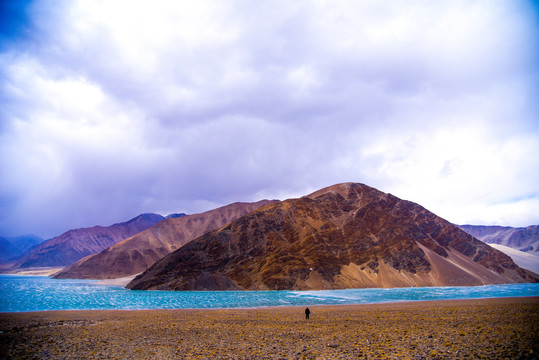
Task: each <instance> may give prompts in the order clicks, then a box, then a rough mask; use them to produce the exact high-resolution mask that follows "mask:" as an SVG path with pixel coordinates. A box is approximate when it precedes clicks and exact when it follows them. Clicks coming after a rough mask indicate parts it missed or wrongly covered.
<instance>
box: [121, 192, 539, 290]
mask: <svg viewBox="0 0 539 360" xmlns="http://www.w3.org/2000/svg"><path fill="white" fill-rule="evenodd" d="M527 281H528V282H529V281H538V277H537V276H536V275H535V274H533V273H531V272H529V271H526V270H523V269H521V268H519V267H518V266H517V265H516V264H515V263H514V262H513V261H512V260H511V258H509V257H508V256H507V255H505V254H503V253H501V252H499V251H497V250H495V249H492V248H491V247H489V246H488V245H486V244H485V243H483V242H481V241H479V240H477V239H475V238H473V237H472V236H471V235H469V234H467V233H465V232H464V231H462V230H460V229H459V228H458V227H456V226H455V225H452V224H451V223H449V222H447V221H445V220H444V219H442V218H440V217H438V216H436V215H435V214H433V213H431V212H429V211H428V210H426V209H424V208H423V207H421V206H419V205H417V204H414V203H412V202H409V201H404V200H400V199H398V198H396V197H395V196H392V195H390V194H385V193H383V192H380V191H378V190H376V189H374V188H371V187H368V186H366V185H362V184H352V183H347V184H340V185H335V186H331V187H328V188H325V189H322V190H320V191H317V192H315V193H313V194H311V195H308V196H305V197H302V198H299V199H291V200H286V201H283V202H280V203H276V204H271V205H268V206H265V207H263V208H261V209H259V210H257V211H255V212H253V213H251V214H248V215H246V216H243V217H241V218H240V219H238V220H236V221H234V222H232V223H230V224H229V225H228V226H226V227H224V228H222V229H219V230H216V231H212V232H209V233H207V234H205V235H203V236H201V237H199V238H198V239H196V240H193V241H192V242H190V243H188V244H186V245H185V246H183V247H182V248H180V249H178V250H176V251H175V252H173V253H171V254H170V255H168V256H166V257H165V258H163V259H161V260H160V261H158V262H157V263H155V264H154V265H153V266H152V267H151V268H150V269H149V270H148V271H146V272H145V273H143V274H141V275H140V276H138V277H137V278H135V279H134V280H133V281H132V282H131V283H129V284H128V286H127V287H128V288H130V289H172V290H221V289H223V290H224V289H249V290H259V289H260V290H261V289H270V290H279V289H337V288H362V287H402V286H439V285H481V284H497V283H513V282H527Z"/></svg>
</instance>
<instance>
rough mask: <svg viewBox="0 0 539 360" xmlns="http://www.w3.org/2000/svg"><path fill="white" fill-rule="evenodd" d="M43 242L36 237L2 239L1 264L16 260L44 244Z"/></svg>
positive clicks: (0, 241)
mask: <svg viewBox="0 0 539 360" xmlns="http://www.w3.org/2000/svg"><path fill="white" fill-rule="evenodd" d="M43 241H45V240H43V239H42V238H40V237H39V236H35V235H31V234H30V235H22V236H15V237H0V262H5V261H12V260H16V259H17V258H18V257H20V256H21V255H23V254H24V253H25V252H26V251H28V250H29V249H31V248H32V247H34V246H36V245H37V244H40V243H42V242H43Z"/></svg>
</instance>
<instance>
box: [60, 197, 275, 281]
mask: <svg viewBox="0 0 539 360" xmlns="http://www.w3.org/2000/svg"><path fill="white" fill-rule="evenodd" d="M271 202H272V201H270V200H262V201H259V202H256V203H234V204H230V205H227V206H223V207H221V208H218V209H214V210H210V211H206V212H204V213H201V214H195V215H187V216H182V217H172V218H168V219H166V220H164V221H162V222H160V223H159V224H157V225H155V226H153V227H151V228H149V229H147V230H146V231H143V232H141V233H140V234H137V235H135V236H133V237H131V238H129V239H125V240H123V241H121V242H119V243H118V244H115V245H114V246H111V247H110V248H107V249H105V250H103V251H102V252H100V253H98V254H95V255H91V256H88V257H86V258H84V259H82V260H80V261H78V262H76V263H74V264H72V265H71V266H68V267H66V268H65V269H63V270H62V271H60V272H58V273H57V274H55V277H56V278H60V279H65V278H75V279H113V278H120V277H125V276H129V275H134V274H138V273H140V272H142V271H144V270H146V269H147V268H148V267H150V266H151V265H152V264H153V263H154V262H156V261H157V260H159V259H161V258H162V257H163V256H165V255H167V254H169V253H171V252H172V251H174V250H176V249H178V248H179V247H181V246H182V245H184V244H186V243H187V242H189V241H191V240H193V239H195V238H197V237H199V236H201V235H203V234H204V233H206V232H208V231H210V230H214V229H218V228H220V227H222V226H224V225H226V224H228V223H229V222H231V221H233V220H235V219H237V218H239V217H241V216H243V215H245V214H248V213H250V212H251V211H253V210H256V209H258V208H259V207H261V206H264V205H266V204H269V203H271Z"/></svg>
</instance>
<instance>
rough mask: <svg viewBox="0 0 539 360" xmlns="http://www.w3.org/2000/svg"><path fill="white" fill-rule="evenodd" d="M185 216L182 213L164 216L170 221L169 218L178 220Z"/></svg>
mask: <svg viewBox="0 0 539 360" xmlns="http://www.w3.org/2000/svg"><path fill="white" fill-rule="evenodd" d="M186 215H187V214H184V213H180V214H176V213H174V214H169V215H167V216H166V218H167V219H170V218H179V217H183V216H186Z"/></svg>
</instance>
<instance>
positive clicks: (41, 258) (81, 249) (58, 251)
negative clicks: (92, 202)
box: [15, 214, 164, 268]
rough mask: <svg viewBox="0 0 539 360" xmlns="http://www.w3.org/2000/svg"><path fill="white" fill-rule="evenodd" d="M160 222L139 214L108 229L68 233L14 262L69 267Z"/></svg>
mask: <svg viewBox="0 0 539 360" xmlns="http://www.w3.org/2000/svg"><path fill="white" fill-rule="evenodd" d="M163 219H164V217H162V216H161V215H157V214H142V215H139V216H137V217H135V218H133V219H131V220H129V221H126V222H122V223H118V224H114V225H111V226H107V227H103V226H94V227H90V228H83V229H76V230H69V231H67V232H65V233H63V234H62V235H60V236H57V237H55V238H52V239H50V240H47V241H45V242H44V243H42V244H41V245H39V246H37V247H36V248H33V249H32V250H30V251H29V252H28V253H26V254H25V255H24V256H23V257H22V258H21V259H20V260H19V261H18V262H17V264H16V265H15V268H28V267H54V266H65V265H69V264H71V263H73V262H75V261H77V260H79V259H81V258H83V257H85V256H88V255H91V254H95V253H97V252H99V251H101V250H103V249H105V248H107V247H109V246H111V245H113V244H115V243H117V242H118V241H121V240H123V239H125V238H127V237H130V236H133V235H135V234H137V233H139V232H141V231H143V230H146V229H147V228H149V227H150V226H153V225H155V224H156V223H158V222H160V221H162V220H163Z"/></svg>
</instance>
